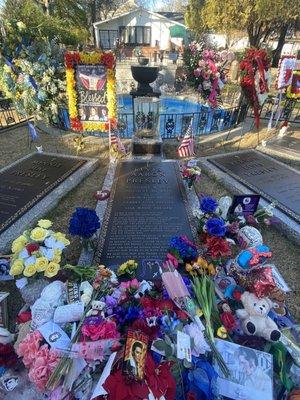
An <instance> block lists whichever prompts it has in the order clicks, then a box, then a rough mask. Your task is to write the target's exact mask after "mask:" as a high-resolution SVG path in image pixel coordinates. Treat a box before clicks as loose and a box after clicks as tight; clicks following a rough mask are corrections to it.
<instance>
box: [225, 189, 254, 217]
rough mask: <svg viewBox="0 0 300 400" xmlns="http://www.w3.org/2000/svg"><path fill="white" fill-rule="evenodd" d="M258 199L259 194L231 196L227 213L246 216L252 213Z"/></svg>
mask: <svg viewBox="0 0 300 400" xmlns="http://www.w3.org/2000/svg"><path fill="white" fill-rule="evenodd" d="M259 200H260V195H259V194H248V195H237V196H234V197H233V200H232V205H231V207H230V210H229V214H233V215H237V216H242V215H244V216H246V215H250V214H254V213H255V211H256V210H257V207H258V204H259Z"/></svg>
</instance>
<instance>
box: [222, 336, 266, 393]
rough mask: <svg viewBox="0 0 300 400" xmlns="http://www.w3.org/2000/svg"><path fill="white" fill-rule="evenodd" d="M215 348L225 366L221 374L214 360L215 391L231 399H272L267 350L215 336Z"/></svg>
mask: <svg viewBox="0 0 300 400" xmlns="http://www.w3.org/2000/svg"><path fill="white" fill-rule="evenodd" d="M216 348H217V350H218V351H219V352H220V354H221V355H222V357H223V359H224V361H225V363H226V365H227V367H228V369H229V376H228V377H225V376H224V374H223V372H222V371H221V369H220V368H219V366H218V364H217V363H215V369H216V371H217V373H218V375H219V376H218V378H217V382H216V389H217V392H218V394H219V395H222V396H225V398H228V399H234V400H257V399H264V400H273V356H272V355H271V354H269V353H265V352H263V351H259V350H256V349H253V348H249V347H245V346H240V345H239V344H236V343H233V342H227V341H225V340H221V339H216Z"/></svg>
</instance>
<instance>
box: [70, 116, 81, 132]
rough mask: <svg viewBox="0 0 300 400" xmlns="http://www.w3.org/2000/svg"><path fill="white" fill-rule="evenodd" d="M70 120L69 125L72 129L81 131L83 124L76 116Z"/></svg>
mask: <svg viewBox="0 0 300 400" xmlns="http://www.w3.org/2000/svg"><path fill="white" fill-rule="evenodd" d="M70 120H71V127H72V129H74V131H82V130H83V126H82V122H81V121H80V120H79V119H78V118H70Z"/></svg>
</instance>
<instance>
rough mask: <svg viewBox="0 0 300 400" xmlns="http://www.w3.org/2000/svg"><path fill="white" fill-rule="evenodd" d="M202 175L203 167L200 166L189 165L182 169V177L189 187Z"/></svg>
mask: <svg viewBox="0 0 300 400" xmlns="http://www.w3.org/2000/svg"><path fill="white" fill-rule="evenodd" d="M200 176H201V168H199V167H198V166H193V167H190V166H188V165H186V166H184V167H183V170H182V178H183V180H184V181H185V182H187V185H188V187H189V188H191V187H192V186H193V184H194V183H195V182H198V181H199V179H200Z"/></svg>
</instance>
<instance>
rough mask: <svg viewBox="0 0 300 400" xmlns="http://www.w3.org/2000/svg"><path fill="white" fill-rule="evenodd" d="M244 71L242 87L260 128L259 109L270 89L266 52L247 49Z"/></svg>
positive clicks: (241, 67)
mask: <svg viewBox="0 0 300 400" xmlns="http://www.w3.org/2000/svg"><path fill="white" fill-rule="evenodd" d="M240 69H241V71H242V79H241V87H242V89H243V92H244V94H245V96H246V98H247V100H248V102H249V104H250V105H251V106H252V107H253V110H254V118H255V125H256V127H257V128H258V127H259V109H260V107H261V106H262V104H263V102H264V100H265V98H266V96H267V93H268V92H269V88H268V76H267V72H268V70H269V59H268V56H267V53H266V51H265V50H257V49H253V48H251V49H247V51H246V55H245V57H244V59H243V60H242V61H241V63H240Z"/></svg>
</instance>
